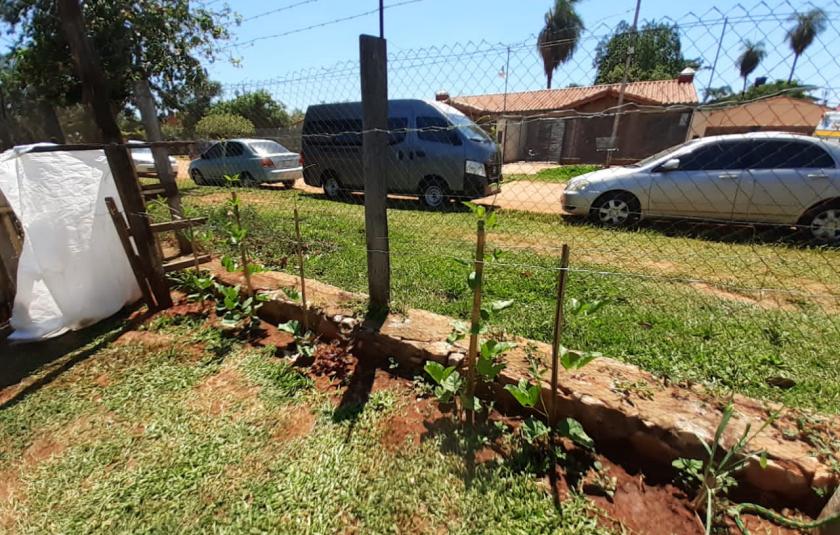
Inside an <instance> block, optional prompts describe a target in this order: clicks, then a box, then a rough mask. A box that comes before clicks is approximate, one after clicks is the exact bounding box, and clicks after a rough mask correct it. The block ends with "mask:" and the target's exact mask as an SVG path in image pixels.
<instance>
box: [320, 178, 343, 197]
mask: <svg viewBox="0 0 840 535" xmlns="http://www.w3.org/2000/svg"><path fill="white" fill-rule="evenodd" d="M323 187H324V194H325V195H326V196H327V197H329V198H330V199H338V197H339V196H340V195H341V184H339V183H338V179H337V178H335V177H334V176H330V177H327V178H325V179H324V183H323Z"/></svg>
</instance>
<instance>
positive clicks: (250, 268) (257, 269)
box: [248, 264, 265, 275]
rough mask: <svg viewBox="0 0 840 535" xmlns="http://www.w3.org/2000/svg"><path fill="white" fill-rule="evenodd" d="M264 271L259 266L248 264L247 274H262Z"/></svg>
mask: <svg viewBox="0 0 840 535" xmlns="http://www.w3.org/2000/svg"><path fill="white" fill-rule="evenodd" d="M263 271H265V268H264V267H262V266H261V265H259V264H248V274H249V275H253V274H254V273H262V272H263Z"/></svg>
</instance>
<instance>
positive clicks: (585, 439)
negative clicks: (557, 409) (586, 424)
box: [557, 418, 595, 450]
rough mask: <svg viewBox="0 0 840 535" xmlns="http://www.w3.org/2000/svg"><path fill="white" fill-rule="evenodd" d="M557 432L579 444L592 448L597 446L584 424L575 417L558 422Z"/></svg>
mask: <svg viewBox="0 0 840 535" xmlns="http://www.w3.org/2000/svg"><path fill="white" fill-rule="evenodd" d="M557 433H558V434H559V435H560V436H563V437H566V438H569V439H571V440H572V442H574V443H575V444H577V445H578V446H583V447H584V448H587V449H590V450H591V449H593V448H594V447H595V441H594V440H592V438H591V437H590V436H589V435H587V434H586V431H584V430H583V426H582V425H581V424H580V422H578V421H577V420H575V419H574V418H564V419H562V420H560V421H559V422H557Z"/></svg>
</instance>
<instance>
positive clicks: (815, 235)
mask: <svg viewBox="0 0 840 535" xmlns="http://www.w3.org/2000/svg"><path fill="white" fill-rule="evenodd" d="M801 223H802V226H803V227H804V228H805V230H807V232H808V237H809V238H810V239H812V240H814V241H816V242H818V243H829V244H838V243H840V203H837V202H834V203H831V204H826V205H823V206H818V207H817V208H814V209H813V210H811V211H809V212H808V213H807V214H805V215H804V216H803V217H802V219H801Z"/></svg>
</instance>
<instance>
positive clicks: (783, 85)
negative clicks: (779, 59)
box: [706, 80, 815, 104]
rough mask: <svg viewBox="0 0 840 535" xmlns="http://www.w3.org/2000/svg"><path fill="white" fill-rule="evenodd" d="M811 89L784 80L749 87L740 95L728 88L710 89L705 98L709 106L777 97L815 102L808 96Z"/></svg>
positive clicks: (795, 82)
mask: <svg viewBox="0 0 840 535" xmlns="http://www.w3.org/2000/svg"><path fill="white" fill-rule="evenodd" d="M810 89H812V87H811V86H807V85H803V84H800V83H799V82H797V81H795V80H794V81H793V82H788V81H786V80H776V81H775V82H772V83H768V84H762V85H760V86H751V87H749V88H747V89H746V91H742V92H740V93H733V92H732V88H730V87H729V86H723V87H717V88H712V89H710V90H709V91H708V93H707V95H706V98H707V100H708V103H709V104H713V103H722V102H746V101H750V100H757V99H761V98H768V97H774V96H777V95H784V96H788V97H792V98H801V99H805V100H815V99H814V97H812V96H811V95H809V94H808V91H809V90H810Z"/></svg>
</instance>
